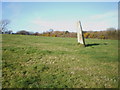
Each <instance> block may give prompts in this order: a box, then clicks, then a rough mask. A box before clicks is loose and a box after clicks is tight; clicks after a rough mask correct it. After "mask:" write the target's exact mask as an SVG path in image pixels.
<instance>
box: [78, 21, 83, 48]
mask: <svg viewBox="0 0 120 90" xmlns="http://www.w3.org/2000/svg"><path fill="white" fill-rule="evenodd" d="M77 38H78V43H79V44H82V45H83V46H85V40H84V35H83V31H82V26H81V22H80V21H79V22H78V29H77Z"/></svg>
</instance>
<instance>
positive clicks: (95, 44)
mask: <svg viewBox="0 0 120 90" xmlns="http://www.w3.org/2000/svg"><path fill="white" fill-rule="evenodd" d="M97 45H100V44H99V43H93V44H86V45H85V46H86V47H89V46H97Z"/></svg>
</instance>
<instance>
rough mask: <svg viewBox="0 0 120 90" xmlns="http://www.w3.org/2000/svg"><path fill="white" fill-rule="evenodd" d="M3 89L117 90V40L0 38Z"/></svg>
mask: <svg viewBox="0 0 120 90" xmlns="http://www.w3.org/2000/svg"><path fill="white" fill-rule="evenodd" d="M2 40H3V41H2V75H3V81H2V87H3V88H117V87H118V41H117V40H100V39H85V41H86V44H87V47H80V46H79V45H78V44H77V39H76V38H60V37H39V36H24V35H2Z"/></svg>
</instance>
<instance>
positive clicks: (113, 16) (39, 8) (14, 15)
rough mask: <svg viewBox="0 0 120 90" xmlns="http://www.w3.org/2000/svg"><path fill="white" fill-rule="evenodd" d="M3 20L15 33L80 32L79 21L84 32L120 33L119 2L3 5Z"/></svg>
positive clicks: (4, 3)
mask: <svg viewBox="0 0 120 90" xmlns="http://www.w3.org/2000/svg"><path fill="white" fill-rule="evenodd" d="M2 19H8V20H10V21H11V23H10V24H9V26H8V28H9V29H10V30H12V31H13V32H17V31H20V30H27V31H31V32H40V33H42V32H45V31H48V30H49V29H53V30H54V31H70V32H76V30H77V22H78V21H79V20H80V21H81V24H82V28H83V30H84V31H90V30H92V31H100V30H106V29H107V28H110V27H113V28H116V29H117V27H118V2H2Z"/></svg>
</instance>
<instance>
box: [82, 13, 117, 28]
mask: <svg viewBox="0 0 120 90" xmlns="http://www.w3.org/2000/svg"><path fill="white" fill-rule="evenodd" d="M83 23H84V24H83V28H84V30H106V28H109V27H114V28H117V26H118V12H117V11H110V12H106V13H103V14H97V15H93V16H89V17H88V18H87V19H84V20H83Z"/></svg>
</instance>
